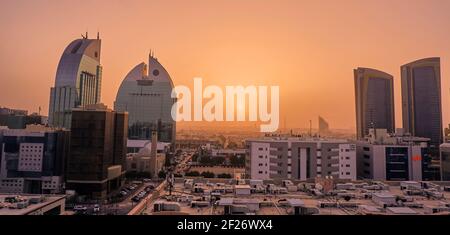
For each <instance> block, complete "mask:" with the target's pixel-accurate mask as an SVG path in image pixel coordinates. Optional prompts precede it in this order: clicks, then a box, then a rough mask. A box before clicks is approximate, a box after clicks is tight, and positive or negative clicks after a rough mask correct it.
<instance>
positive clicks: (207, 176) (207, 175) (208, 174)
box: [200, 171, 215, 178]
mask: <svg viewBox="0 0 450 235" xmlns="http://www.w3.org/2000/svg"><path fill="white" fill-rule="evenodd" d="M200 175H201V176H203V177H205V178H214V177H215V174H214V173H212V172H209V171H204V172H202V173H201V174H200Z"/></svg>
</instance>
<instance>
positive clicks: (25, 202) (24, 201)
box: [0, 194, 66, 215]
mask: <svg viewBox="0 0 450 235" xmlns="http://www.w3.org/2000/svg"><path fill="white" fill-rule="evenodd" d="M65 197H66V196H65V195H36V194H34V195H32V194H21V195H17V194H0V215H27V214H30V213H33V212H35V211H37V210H39V209H41V208H43V207H45V206H48V205H50V204H52V203H55V202H57V201H59V200H63V199H65ZM9 198H16V199H17V200H18V202H5V199H7V200H6V201H8V199H9Z"/></svg>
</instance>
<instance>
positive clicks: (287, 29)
mask: <svg viewBox="0 0 450 235" xmlns="http://www.w3.org/2000/svg"><path fill="white" fill-rule="evenodd" d="M86 30H88V31H89V36H90V37H95V36H96V33H97V30H99V31H100V36H101V38H102V54H101V63H102V65H103V83H102V101H103V102H104V103H105V104H107V105H108V106H110V107H112V105H113V102H114V100H115V96H116V93H117V89H118V87H119V85H120V83H121V81H122V79H123V78H124V77H125V75H126V74H127V73H128V72H129V71H130V70H131V69H132V68H133V67H134V66H135V65H137V64H138V63H140V62H147V57H148V52H149V50H150V49H153V50H154V51H155V55H156V57H157V58H158V60H159V61H160V62H161V63H162V65H163V66H165V68H166V69H167V70H168V72H169V73H170V75H171V77H172V79H173V80H174V83H175V85H188V86H191V85H192V83H193V78H194V77H202V78H203V80H204V83H206V84H205V85H209V84H214V85H219V86H226V85H256V86H259V85H279V86H280V95H281V97H280V101H281V102H280V109H281V115H280V120H281V121H282V122H283V120H284V119H285V118H286V120H287V126H288V127H289V128H292V127H307V126H309V121H308V120H310V119H312V120H313V125H314V126H316V125H317V116H318V115H321V116H323V117H324V118H325V119H327V120H328V121H329V123H330V127H331V128H355V102H354V84H353V69H354V68H356V67H358V66H361V67H371V68H376V69H379V70H383V71H385V72H388V73H390V74H392V75H393V76H394V79H395V82H394V86H395V105H396V107H395V109H396V126H397V127H401V121H402V119H401V93H400V66H401V65H403V64H406V63H408V62H411V61H414V60H416V59H420V58H424V57H432V56H438V57H441V76H442V101H443V112H444V122H443V123H444V125H447V123H449V112H448V107H449V98H450V97H449V81H448V77H449V76H450V74H449V71H450V1H445V0H436V1H431V0H420V1H412V0H395V1H392V0H386V1H382V0H376V1H375V0H374V1H372V0H358V1H350V0H339V1H338V0H330V1H302V0H292V1H287V0H277V1H275V0H214V1H211V0H179V1H171V0H161V1H156V0H147V1H133V0H127V1H116V0H108V1H106V0H104V1H100V0H99V1H93V0H92V1H91V0H80V1H59V0H58V1H57V0H46V1H44V0H1V1H0V40H1V43H0V106H6V107H11V108H20V109H28V110H30V111H31V112H37V110H38V107H39V106H41V107H42V110H43V113H44V114H45V115H47V112H48V103H49V91H50V87H51V86H53V84H54V80H55V73H56V68H57V65H58V62H59V59H60V56H61V53H62V52H63V50H64V49H65V47H66V46H67V45H68V44H69V43H70V42H71V41H72V40H74V39H76V38H80V37H81V36H80V35H81V34H84V33H85V32H86ZM282 125H283V123H281V126H282Z"/></svg>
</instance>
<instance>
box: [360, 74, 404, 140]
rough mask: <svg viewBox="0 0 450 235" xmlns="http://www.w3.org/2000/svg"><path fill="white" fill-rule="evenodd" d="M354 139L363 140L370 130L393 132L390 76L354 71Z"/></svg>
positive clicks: (391, 82) (392, 93) (392, 99)
mask: <svg viewBox="0 0 450 235" xmlns="http://www.w3.org/2000/svg"><path fill="white" fill-rule="evenodd" d="M354 79H355V102H356V132H357V133H356V137H357V139H363V138H364V137H365V136H366V135H367V134H368V133H369V129H371V128H380V129H387V130H388V132H391V133H392V132H394V131H395V112H394V81H393V77H392V75H390V74H387V73H385V72H382V71H379V70H376V69H371V68H357V69H355V70H354Z"/></svg>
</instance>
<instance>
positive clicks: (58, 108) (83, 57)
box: [48, 35, 102, 129]
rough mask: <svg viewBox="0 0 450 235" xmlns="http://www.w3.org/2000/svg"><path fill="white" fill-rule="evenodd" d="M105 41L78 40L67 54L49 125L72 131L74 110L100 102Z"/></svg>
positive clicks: (53, 96) (53, 91)
mask: <svg viewBox="0 0 450 235" xmlns="http://www.w3.org/2000/svg"><path fill="white" fill-rule="evenodd" d="M100 50H101V40H100V38H99V37H98V35H97V39H88V38H87V35H86V36H83V38H82V39H77V40H75V41H73V42H72V43H70V44H69V46H67V48H66V49H65V50H64V52H63V54H62V56H61V59H60V61H59V64H58V69H57V71H56V79H55V86H54V87H52V88H51V90H50V104H49V120H48V122H49V125H50V126H53V127H64V128H67V129H69V128H70V125H71V114H72V109H73V108H76V107H78V106H84V105H87V104H96V103H99V102H100V93H101V83H102V66H101V65H100Z"/></svg>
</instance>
